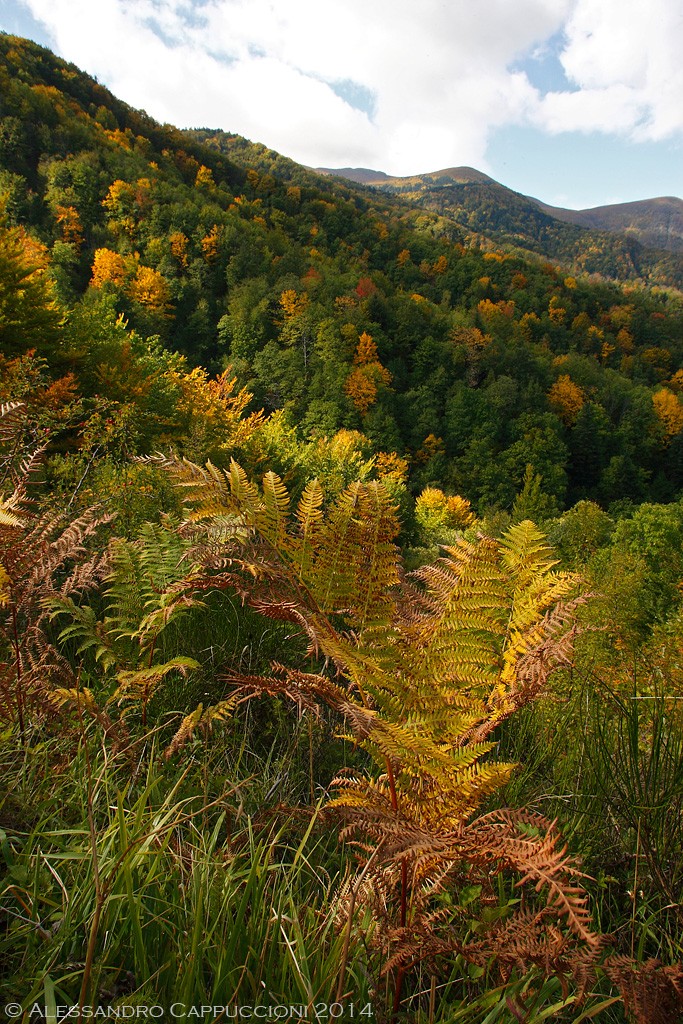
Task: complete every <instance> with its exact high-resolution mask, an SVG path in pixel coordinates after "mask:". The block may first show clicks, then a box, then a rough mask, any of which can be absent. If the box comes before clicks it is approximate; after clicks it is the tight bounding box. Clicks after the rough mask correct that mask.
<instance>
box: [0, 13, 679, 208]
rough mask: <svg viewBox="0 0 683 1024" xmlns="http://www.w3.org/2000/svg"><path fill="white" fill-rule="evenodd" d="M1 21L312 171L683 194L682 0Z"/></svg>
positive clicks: (617, 198) (123, 85)
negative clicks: (442, 174)
mask: <svg viewBox="0 0 683 1024" xmlns="http://www.w3.org/2000/svg"><path fill="white" fill-rule="evenodd" d="M0 29H1V30H3V31H6V32H11V33H15V34H18V35H24V36H28V37H29V38H31V39H34V40H35V41H36V42H39V43H41V44H42V45H44V46H48V47H50V49H52V50H53V51H54V52H55V53H57V54H59V55H60V56H61V57H64V58H65V59H66V60H68V61H71V62H72V63H74V64H76V65H78V67H80V68H81V69H83V70H84V71H87V72H88V73H90V74H92V75H94V76H95V77H96V78H97V79H98V81H99V82H101V83H102V84H104V85H106V86H107V87H108V88H109V89H111V91H112V92H113V93H114V94H115V95H117V96H118V97H119V98H120V99H122V100H124V101H126V102H127V103H129V104H131V105H132V106H134V107H137V108H139V109H144V110H146V111H147V113H148V114H150V115H151V116H152V117H154V118H156V119H157V120H159V121H162V122H170V123H171V124H174V125H176V126H178V127H180V128H190V127H210V128H222V129H223V130H225V131H229V132H236V133H238V134H239V135H244V136H246V138H248V139H251V140H252V141H253V142H262V143H263V144H264V145H266V146H268V147H269V148H271V149H274V150H277V151H278V152H279V153H283V154H284V155H285V156H288V157H291V158H292V159H294V160H297V161H298V162H300V163H303V164H306V165H308V166H311V167H369V168H373V169H376V170H382V171H385V172H387V173H389V174H394V175H408V174H416V173H420V172H426V171H433V170H439V169H442V168H446V167H459V166H470V167H476V168H477V169H478V170H481V171H484V172H485V173H487V174H490V175H491V176H492V177H493V178H495V179H496V180H498V181H500V182H501V183H502V184H504V185H507V186H508V187H510V188H513V189H515V190H516V191H518V192H522V193H524V194H526V195H532V196H535V197H536V198H538V199H542V200H543V201H544V202H546V203H550V204H552V205H555V206H566V207H569V208H573V209H582V208H588V207H592V206H599V205H604V204H607V203H619V202H630V201H632V200H636V199H648V198H652V197H654V196H660V195H673V196H679V197H683V60H681V53H683V3H681V0H647V2H645V0H420V2H419V3H416V2H415V0H279V2H275V0H0Z"/></svg>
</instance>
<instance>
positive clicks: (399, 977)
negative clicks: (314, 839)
mask: <svg viewBox="0 0 683 1024" xmlns="http://www.w3.org/2000/svg"><path fill="white" fill-rule="evenodd" d="M385 764H386V766H387V778H388V780H389V793H390V794H391V808H392V810H393V811H394V813H395V814H396V813H397V812H398V795H397V793H396V779H395V777H394V771H393V768H392V767H391V761H390V760H389V758H388V757H387V758H385ZM400 915H401V917H400V920H401V928H405V926H406V920H407V917H408V863H407V861H406V859H405V857H404V859H403V860H402V861H401V910H400ZM404 975H405V970H404V968H403V967H399V969H398V971H397V972H396V988H395V990H394V1005H393V1007H392V1011H391V1020H392V1024H393V1021H394V1020H395V1019H396V1014H397V1013H398V1009H399V1006H400V1005H401V990H402V988H403V977H404Z"/></svg>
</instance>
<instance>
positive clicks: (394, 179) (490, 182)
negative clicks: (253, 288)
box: [315, 166, 683, 253]
mask: <svg viewBox="0 0 683 1024" xmlns="http://www.w3.org/2000/svg"><path fill="white" fill-rule="evenodd" d="M315 170H316V171H317V172H318V173H319V174H325V175H329V176H332V177H340V178H345V179H346V180H348V181H353V182H356V183H357V184H364V185H369V186H373V187H378V188H381V189H384V190H387V191H391V192H394V193H398V194H401V195H407V194H411V193H418V194H424V193H425V191H426V190H428V189H433V188H448V187H450V186H452V185H468V184H483V185H487V186H494V187H497V188H499V189H504V190H505V192H506V193H509V194H510V195H514V196H519V197H522V198H523V199H525V200H527V201H528V202H530V203H533V204H534V205H535V206H536V207H537V208H538V209H539V210H541V211H542V212H543V213H544V214H546V215H547V216H549V217H552V218H554V219H555V220H558V221H561V222H563V223H565V224H573V225H575V226H577V227H581V228H585V229H587V230H589V231H604V232H608V233H609V234H616V235H623V234H628V235H629V236H631V237H632V238H634V239H635V240H636V241H638V242H639V243H640V244H641V245H644V246H645V247H646V248H653V249H662V250H664V251H666V252H671V253H681V252H683V199H680V198H678V197H677V196H655V197H653V198H651V199H639V200H634V201H631V202H626V203H611V204H603V205H600V206H594V207H589V208H586V209H581V210H572V209H568V208H565V207H559V206H553V205H551V204H550V203H546V202H544V201H543V200H541V199H537V198H536V197H535V196H529V195H526V194H524V193H521V192H516V191H515V190H514V189H511V188H509V187H508V186H507V185H504V184H502V182H499V181H497V180H496V179H495V178H492V177H491V176H490V175H488V174H485V173H484V172H483V171H479V170H477V169H476V168H474V167H467V166H463V167H448V168H444V169H442V170H437V171H427V172H425V173H422V174H413V175H405V176H398V175H390V174H386V173H385V172H384V171H377V170H371V169H369V168H350V167H340V168H329V167H317V168H315Z"/></svg>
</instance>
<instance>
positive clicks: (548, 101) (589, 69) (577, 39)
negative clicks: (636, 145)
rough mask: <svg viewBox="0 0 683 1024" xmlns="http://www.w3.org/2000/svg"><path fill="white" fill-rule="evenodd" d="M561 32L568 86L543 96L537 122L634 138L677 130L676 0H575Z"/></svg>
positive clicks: (682, 115) (679, 25) (681, 110)
mask: <svg viewBox="0 0 683 1024" xmlns="http://www.w3.org/2000/svg"><path fill="white" fill-rule="evenodd" d="M564 33H565V37H566V43H565V46H564V48H563V51H562V53H561V55H560V60H561V62H562V66H563V68H564V71H565V74H566V75H567V77H568V79H569V80H570V81H571V82H572V84H573V85H574V86H575V91H573V92H567V93H550V94H549V95H548V96H546V97H545V98H544V99H543V100H542V101H541V103H540V105H539V110H538V114H537V119H538V123H540V124H541V125H543V126H544V127H546V128H548V129H549V130H551V131H573V130H576V129H581V130H586V131H591V130H599V131H604V132H616V133H619V134H624V135H627V136H629V137H631V138H633V139H634V140H637V141H644V140H649V141H657V140H661V139H665V138H669V137H671V136H673V135H676V134H680V133H683V103H681V98H682V97H683V64H682V63H681V52H682V51H683V8H682V7H681V4H680V2H679V0H648V2H647V3H645V2H643V0H578V2H577V3H576V4H575V6H574V9H573V11H572V13H571V15H570V17H569V19H568V21H567V23H566V25H565V27H564Z"/></svg>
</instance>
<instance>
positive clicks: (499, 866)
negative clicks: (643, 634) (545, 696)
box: [171, 462, 599, 1006]
mask: <svg viewBox="0 0 683 1024" xmlns="http://www.w3.org/2000/svg"><path fill="white" fill-rule="evenodd" d="M171 469H172V472H173V473H174V474H175V475H176V476H178V477H179V478H180V479H181V482H182V483H183V486H184V487H185V489H186V493H188V494H190V495H191V496H192V505H193V508H192V510H191V511H190V514H189V517H188V526H187V528H190V526H191V525H192V528H193V529H197V530H198V531H199V532H198V533H197V534H195V547H194V549H193V553H192V557H193V558H195V559H196V561H197V562H198V563H201V564H200V567H199V569H198V572H199V575H200V577H201V575H202V572H203V579H202V582H201V584H200V585H201V586H203V587H204V586H210V585H215V586H228V587H232V588H234V589H236V590H237V591H238V592H239V593H240V594H241V596H242V597H243V599H244V600H246V601H248V602H249V603H250V604H251V605H252V606H253V607H254V608H256V609H258V610H259V611H260V612H261V613H263V614H265V615H270V616H272V617H273V618H276V619H284V620H287V621H291V622H294V623H297V624H298V625H299V626H300V628H301V629H302V630H303V631H304V632H305V633H306V634H307V636H308V639H309V643H310V650H311V652H312V653H318V654H320V655H321V656H323V657H324V658H325V659H326V661H327V663H328V665H329V666H330V667H331V668H332V669H333V675H332V678H328V676H327V674H325V673H305V672H301V671H300V670H295V669H290V668H287V667H285V666H283V665H277V666H273V672H272V674H271V675H263V676H254V675H249V676H247V675H239V674H237V675H234V676H232V677H231V678H230V682H232V683H233V685H234V686H235V687H236V688H235V690H234V691H233V694H232V696H231V697H230V698H229V700H231V701H233V702H240V701H242V700H248V699H250V698H252V697H254V696H257V695H258V696H261V695H263V694H272V695H275V694H278V695H282V696H286V697H288V698H289V699H291V700H292V701H294V702H295V703H296V704H297V705H298V707H299V708H300V709H301V710H307V711H309V712H311V713H316V712H317V708H318V706H319V704H320V703H321V702H322V703H324V704H327V705H328V706H329V707H331V708H333V709H334V710H335V711H336V712H337V713H339V714H341V715H343V716H344V719H345V721H346V725H347V730H348V738H349V739H350V740H351V741H352V742H353V743H355V744H356V745H358V746H360V747H361V748H362V749H364V750H365V751H366V753H367V755H368V756H369V758H370V761H371V763H373V764H374V765H375V771H374V772H370V773H368V774H367V775H364V774H359V773H351V774H341V775H340V776H339V777H338V778H337V779H336V780H335V783H334V784H335V786H336V789H337V792H336V795H335V796H334V798H333V799H332V800H331V801H330V805H329V806H330V809H334V810H335V811H336V813H338V814H340V815H342V818H343V829H342V835H343V836H344V837H346V838H349V839H353V840H354V841H355V842H356V843H357V844H358V848H359V850H360V851H364V852H361V859H362V860H363V861H364V864H365V868H364V875H363V877H364V878H366V883H365V889H364V890H363V891H365V892H366V894H367V900H368V907H369V909H373V908H374V910H373V912H375V913H380V915H381V916H382V919H381V920H380V922H379V923H380V924H381V926H382V927H381V928H379V929H378V930H377V931H376V935H377V936H378V937H379V939H380V940H381V941H382V942H383V943H384V944H385V946H386V949H385V953H386V955H387V957H388V962H389V963H390V964H391V963H393V964H394V965H395V967H396V971H397V979H396V999H397V1002H396V1006H398V1000H399V998H400V990H401V982H402V977H403V974H404V973H405V971H406V970H408V969H409V966H410V964H411V963H414V962H417V961H419V960H420V959H421V958H422V957H423V955H429V954H428V952H426V951H428V950H429V949H432V950H433V949H434V948H436V946H435V944H438V943H437V939H436V938H435V936H434V934H433V929H434V928H436V927H437V921H438V919H439V918H438V914H436V915H435V911H436V907H435V903H434V900H435V899H436V897H437V896H438V893H439V892H440V890H442V889H443V888H446V887H449V886H454V885H457V884H458V881H459V880H461V879H462V878H464V877H467V878H468V882H469V883H470V884H472V883H474V882H476V881H477V880H480V882H481V885H482V888H483V889H485V890H486V891H487V892H490V891H491V881H490V878H491V874H492V873H493V874H495V873H498V872H501V871H512V872H517V874H518V876H519V884H520V885H523V886H525V887H527V888H528V887H531V888H532V889H534V888H535V889H536V890H538V893H539V898H540V896H543V897H544V900H545V902H543V903H542V904H541V909H540V910H539V912H538V913H539V914H540V915H541V918H542V920H543V922H544V927H551V922H553V923H552V928H554V929H555V932H554V933H553V934H555V933H557V934H558V935H561V936H563V938H562V941H561V942H558V944H557V948H558V950H559V952H558V957H559V956H560V955H565V954H566V952H567V950H568V949H570V948H571V943H572V942H574V943H579V944H581V943H582V944H583V945H584V946H585V947H586V949H588V951H589V954H590V955H593V953H592V952H591V951H593V952H594V951H595V950H597V948H598V946H599V940H598V939H597V938H596V937H595V936H594V935H593V933H592V931H591V930H590V927H589V920H588V913H587V909H586V899H585V894H584V892H583V890H582V888H581V885H580V880H579V875H578V872H577V871H576V868H575V866H574V865H573V863H572V861H571V859H570V858H568V857H567V855H566V852H565V850H564V848H563V847H562V846H561V844H560V840H559V834H558V833H557V831H556V829H555V826H554V824H553V823H551V822H548V821H546V820H545V819H543V818H542V817H541V816H533V815H532V816H531V818H529V817H528V816H526V817H525V816H524V815H523V814H522V815H521V816H519V815H518V814H516V813H515V812H499V813H498V816H497V817H496V816H493V817H492V816H491V815H490V814H489V815H482V814H481V813H480V810H481V807H482V805H483V804H484V803H485V802H486V801H488V800H489V799H490V797H491V796H492V795H493V794H494V793H495V792H496V791H497V790H499V789H500V788H501V786H503V785H505V784H506V782H507V781H508V780H509V779H510V776H511V773H512V772H513V771H514V768H515V766H514V765H512V764H508V763H502V762H498V761H496V760H495V758H494V756H493V755H494V745H493V743H492V741H491V739H490V736H491V733H492V732H493V730H494V729H495V727H496V725H497V724H498V723H499V722H500V721H501V720H503V719H504V718H506V717H508V716H509V715H511V714H512V713H514V712H515V711H516V710H517V709H518V708H519V707H521V706H523V705H524V704H525V703H527V702H528V701H530V700H532V699H534V698H535V697H536V696H537V694H538V693H539V692H541V690H542V689H543V687H544V685H545V683H546V680H547V678H548V676H549V674H550V672H551V671H552V670H553V668H554V667H555V666H556V665H559V664H562V663H564V662H565V661H566V660H567V659H568V657H569V656H570V653H571V643H572V638H573V633H574V626H573V610H574V607H575V605H576V603H577V600H578V599H576V598H574V599H573V600H570V595H571V593H572V591H573V590H574V589H575V588H576V584H577V580H576V578H575V577H573V576H571V575H569V574H566V573H559V572H557V571H556V567H555V563H554V561H553V558H552V553H551V551H550V549H549V548H548V545H547V542H546V541H545V538H544V537H543V535H542V534H541V533H540V531H538V530H537V528H536V527H535V526H534V525H533V524H532V523H530V522H524V523H520V524H518V525H515V526H513V527H512V528H511V529H510V530H508V531H507V533H506V534H505V535H504V536H503V538H502V539H501V540H500V541H499V542H496V541H494V540H493V539H491V538H487V537H479V538H478V539H476V540H474V541H468V540H465V539H459V540H458V541H457V542H456V543H455V544H454V546H453V547H451V548H448V549H446V551H445V556H444V557H443V558H441V559H439V560H438V561H437V562H436V563H434V564H433V565H429V566H425V567H423V568H422V569H420V570H418V571H417V572H416V573H414V574H413V575H412V578H408V579H406V578H405V577H404V576H403V575H402V573H401V565H400V558H399V553H398V549H397V548H396V546H395V544H394V538H395V536H396V532H397V529H398V523H397V520H396V514H395V510H394V508H393V505H392V502H391V499H390V497H389V495H388V494H387V493H386V491H385V490H384V488H383V487H382V485H381V484H378V483H365V484H363V483H355V484H352V485H351V486H349V487H348V488H347V489H346V490H345V491H344V492H342V493H341V494H340V495H339V496H338V497H337V498H336V499H335V500H334V501H332V502H331V504H330V505H329V506H328V507H327V508H325V501H324V495H323V493H322V490H321V488H320V486H319V484H318V483H317V481H313V482H312V483H311V484H309V485H308V487H307V488H306V490H305V491H304V494H303V495H302V498H301V500H300V502H299V505H298V507H297V508H296V510H295V512H294V514H293V515H291V514H290V512H289V500H288V496H287V493H286V490H285V488H284V485H283V484H282V481H280V479H279V478H278V477H276V476H275V475H274V474H268V475H267V476H266V477H265V478H264V481H263V487H262V489H260V488H259V487H258V486H257V485H256V484H255V483H254V482H252V481H250V480H249V479H248V478H247V476H246V474H245V473H244V471H243V470H242V469H241V467H239V466H238V465H237V463H234V462H233V464H232V465H231V467H230V470H229V473H228V475H227V477H226V481H227V487H228V488H229V496H228V495H226V485H225V484H224V483H223V482H219V481H218V480H217V478H216V477H217V471H214V470H213V469H209V468H207V469H206V470H202V469H199V468H198V467H192V466H190V465H189V464H187V463H174V464H173V465H172V466H171ZM218 494H220V495H221V500H220V502H219V503H218V507H216V502H215V498H216V495H218ZM209 508H213V510H214V511H213V514H212V515H207V510H208V509H209ZM225 522H231V523H232V524H233V528H232V531H231V532H227V533H226V532H225V530H224V523H225ZM221 530H222V531H223V533H222V534H221V532H220V531H221ZM221 536H222V540H221V539H219V538H220V537H221ZM203 715H204V711H203V710H202V711H201V712H200V711H199V709H198V711H197V712H196V713H195V714H194V716H190V717H189V718H188V719H187V720H186V721H185V723H183V726H181V729H180V730H179V734H178V738H177V741H174V744H172V748H173V750H175V749H177V747H178V746H179V744H180V743H181V742H182V737H183V736H186V735H187V736H189V735H191V734H192V733H193V732H194V730H195V729H196V727H197V725H198V723H200V722H201V721H202V716H203ZM530 823H531V824H530ZM530 829H531V831H530ZM380 890H381V892H382V893H383V894H384V895H383V898H382V900H381V901H380V902H379V903H378V902H377V901H376V894H377V892H378V891H380ZM359 898H361V899H362V896H361V895H360V894H359ZM378 907H381V908H383V909H381V911H379V910H378V909H377V908H378ZM514 919H515V913H514V912H513V913H512V914H511V916H510V917H509V919H508V921H507V923H506V928H507V927H509V928H510V929H513V928H514V925H513V921H514ZM560 922H564V925H565V927H564V929H560V928H559V924H560ZM515 934H516V935H517V939H516V942H517V949H518V955H519V958H520V960H521V961H524V962H526V963H528V962H529V961H530V958H531V960H533V956H534V955H535V954H534V950H535V949H536V944H537V933H536V931H535V926H534V927H533V928H532V927H531V926H530V925H529V924H528V921H527V919H526V918H525V917H524V913H523V912H522V911H519V917H518V930H517V932H516V933H515ZM418 937H419V938H418ZM438 941H440V942H441V947H440V948H441V949H442V950H443V951H446V950H451V951H453V950H456V949H457V950H460V951H462V952H463V954H464V955H467V956H469V957H470V959H472V960H473V962H474V960H475V959H476V957H477V956H478V953H477V949H476V941H475V942H474V943H473V942H470V946H469V947H468V949H466V943H465V942H464V941H461V940H458V942H453V941H452V940H451V939H449V938H448V937H442V938H441V939H440V940H438ZM477 941H479V940H477ZM490 948H491V947H490ZM549 955H550V954H549ZM525 957H526V960H525ZM548 963H549V961H548Z"/></svg>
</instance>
